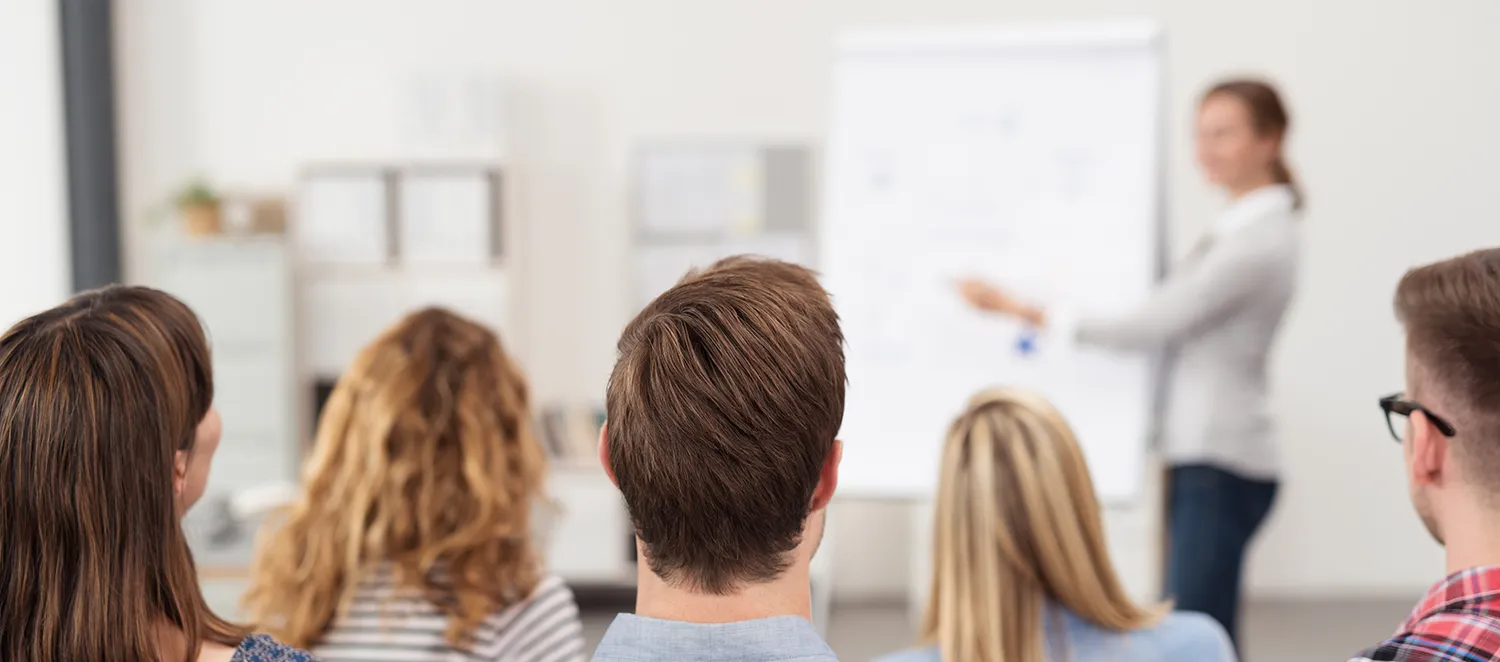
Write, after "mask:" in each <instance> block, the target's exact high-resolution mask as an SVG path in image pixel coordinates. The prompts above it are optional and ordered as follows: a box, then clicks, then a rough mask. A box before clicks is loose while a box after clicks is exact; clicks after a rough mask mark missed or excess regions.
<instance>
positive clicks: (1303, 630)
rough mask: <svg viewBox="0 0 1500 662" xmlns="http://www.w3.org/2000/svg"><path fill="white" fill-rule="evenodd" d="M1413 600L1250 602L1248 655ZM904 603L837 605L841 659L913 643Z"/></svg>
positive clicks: (1386, 616) (1392, 621)
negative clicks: (902, 604) (901, 604)
mask: <svg viewBox="0 0 1500 662" xmlns="http://www.w3.org/2000/svg"><path fill="white" fill-rule="evenodd" d="M1411 608H1412V605H1411V604H1410V603H1402V602H1390V601H1381V602H1312V601H1298V602H1264V601H1263V602H1254V603H1251V604H1249V605H1247V606H1246V613H1245V616H1244V618H1245V623H1244V635H1245V640H1244V646H1245V657H1246V659H1247V660H1248V661H1249V662H1344V661H1346V660H1348V659H1349V656H1350V655H1352V654H1353V653H1355V652H1357V651H1358V650H1359V649H1361V648H1363V647H1365V646H1368V645H1370V644H1373V643H1375V642H1378V641H1380V640H1381V639H1384V638H1386V637H1388V636H1390V635H1391V633H1392V632H1393V631H1394V630H1395V628H1396V626H1398V625H1400V624H1401V621H1402V620H1403V619H1405V618H1406V615H1407V612H1408V611H1410V610H1411ZM611 618H613V614H610V613H604V612H589V613H587V614H585V616H584V628H585V630H586V631H587V635H588V637H589V643H590V645H591V646H592V645H593V644H594V643H596V642H598V641H599V637H601V636H603V634H604V630H605V628H607V627H608V626H609V621H610V619H611ZM911 627H912V626H911V623H910V622H909V620H908V618H907V611H906V608H905V607H904V606H899V605H895V606H893V605H886V606H836V607H835V608H834V610H833V618H832V622H831V623H830V626H829V633H828V643H829V645H831V646H832V647H833V650H834V651H836V652H838V654H839V659H840V660H841V662H865V661H867V660H870V659H872V658H874V657H876V656H878V655H881V654H883V653H887V652H890V651H893V650H898V649H900V648H903V647H905V646H908V645H910V644H911V638H912V630H911Z"/></svg>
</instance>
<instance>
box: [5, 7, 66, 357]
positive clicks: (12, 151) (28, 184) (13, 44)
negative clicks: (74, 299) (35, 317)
mask: <svg viewBox="0 0 1500 662" xmlns="http://www.w3.org/2000/svg"><path fill="white" fill-rule="evenodd" d="M59 54H60V51H59V50H58V29H57V3H54V2H43V1H41V0H21V1H20V2H0V145H3V146H4V147H0V329H4V328H6V327H9V326H10V325H11V324H13V323H15V322H16V321H17V320H20V319H21V318H23V317H25V316H27V315H29V314H31V313H35V312H38V311H40V310H43V309H45V308H48V307H50V306H54V305H56V304H57V303H58V302H59V301H61V300H62V298H63V297H66V296H67V295H68V290H69V287H70V274H69V269H68V246H67V241H68V234H67V232H68V231H67V223H68V218H67V198H66V191H67V189H66V188H65V186H66V181H67V179H66V178H67V175H66V167H67V166H66V159H65V157H64V153H63V129H62V125H63V111H62V108H63V105H62V86H61V78H62V65H61V60H60V55H59Z"/></svg>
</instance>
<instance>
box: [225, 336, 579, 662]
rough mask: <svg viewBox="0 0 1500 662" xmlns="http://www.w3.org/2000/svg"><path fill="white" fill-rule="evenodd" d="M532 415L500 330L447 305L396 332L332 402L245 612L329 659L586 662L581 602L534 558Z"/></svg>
mask: <svg viewBox="0 0 1500 662" xmlns="http://www.w3.org/2000/svg"><path fill="white" fill-rule="evenodd" d="M530 420H531V410H530V405H529V401H528V394H527V386H526V379H525V377H524V376H523V375H522V373H521V370H520V369H519V368H518V367H517V366H516V364H515V363H514V362H513V361H512V360H511V358H510V357H509V356H508V355H507V354H506V352H505V350H504V349H503V348H502V347H501V345H500V341H499V339H498V338H496V336H495V334H494V333H492V332H491V331H489V330H488V329H486V328H484V327H482V326H480V325H478V324H475V323H473V322H470V321H468V320H465V319H463V318H461V317H459V316H457V315H454V314H453V313H450V312H447V311H445V310H439V309H426V310H422V311H419V312H416V313H413V314H412V315H410V316H408V317H407V318H406V319H404V320H401V321H400V322H398V323H397V324H396V325H395V326H394V327H392V328H391V329H389V330H387V331H386V332H385V333H384V334H383V335H381V336H380V337H379V338H377V339H376V340H375V341H374V342H373V343H372V344H371V345H369V346H367V347H366V348H365V349H364V350H363V351H361V352H360V354H359V355H358V357H356V359H355V360H354V362H353V365H351V366H350V367H349V370H348V372H347V373H345V374H344V376H343V377H342V379H340V380H339V384H338V386H337V388H335V390H334V392H333V394H332V396H331V397H330V398H329V401H328V404H327V405H326V406H325V410H324V412H323V414H322V420H321V423H320V425H319V427H318V434H317V440H316V443H315V447H314V448H313V450H312V455H311V457H310V458H309V460H308V462H307V465H306V467H305V469H304V472H303V493H302V495H301V497H300V499H298V500H297V502H296V503H295V504H294V505H293V506H292V508H291V509H290V511H289V513H288V514H287V516H286V518H285V520H284V521H283V522H280V523H277V524H273V525H272V528H271V529H270V530H269V531H268V533H267V536H266V537H265V539H263V540H262V542H261V548H260V549H259V551H258V555H257V558H256V562H255V565H254V570H253V579H252V586H251V589H250V592H249V594H248V595H247V597H246V603H247V606H248V607H249V610H250V613H251V614H252V616H253V617H255V618H256V619H257V620H258V622H259V623H260V624H262V625H263V626H265V627H266V628H267V629H268V631H270V632H272V633H274V634H276V635H278V636H279V637H281V638H282V639H284V640H286V641H289V642H294V643H296V644H297V645H302V646H307V647H309V648H312V649H313V651H314V652H315V653H317V654H318V655H319V656H320V657H321V658H323V659H325V660H328V661H329V662H333V661H336V660H363V659H373V658H375V657H378V658H379V659H382V660H398V659H399V660H411V661H419V660H448V659H453V657H454V656H455V655H462V656H464V657H463V659H467V660H507V661H512V660H538V661H540V660H577V659H582V657H583V655H584V645H583V640H582V626H581V624H580V623H579V620H578V609H577V606H576V604H575V603H574V601H573V596H572V593H571V592H569V590H568V588H567V587H566V586H565V585H564V584H563V583H562V581H561V580H560V579H558V578H556V577H550V576H546V575H545V574H544V573H543V570H542V565H541V561H540V559H539V556H538V553H537V550H536V549H535V548H534V545H533V539H532V518H531V514H532V509H533V507H534V506H536V505H537V502H538V499H539V497H540V494H541V489H542V483H543V479H544V478H545V459H544V457H543V453H542V449H541V447H540V445H539V444H538V443H537V441H536V440H535V439H534V438H533V437H532V433H531V429H530Z"/></svg>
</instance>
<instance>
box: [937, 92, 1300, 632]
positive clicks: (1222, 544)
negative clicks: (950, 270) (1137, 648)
mask: <svg viewBox="0 0 1500 662" xmlns="http://www.w3.org/2000/svg"><path fill="white" fill-rule="evenodd" d="M1287 126H1288V118H1287V113H1286V109H1285V108H1284V107H1283V106H1282V103H1281V99H1280V98H1279V96H1278V95H1277V93H1276V90H1275V89H1274V88H1272V87H1271V86H1269V85H1267V84H1265V83H1261V82H1258V81H1248V80H1236V81H1228V82H1224V83H1221V84H1219V85H1216V86H1214V87H1213V88H1212V89H1210V90H1209V91H1208V92H1207V93H1206V94H1205V95H1204V96H1203V99H1202V102H1201V104H1200V106H1199V111H1198V128H1197V133H1198V137H1197V151H1198V162H1199V163H1200V164H1201V165H1202V167H1203V170H1204V172H1205V174H1206V175H1207V176H1208V179H1209V180H1210V181H1212V182H1213V183H1214V184H1216V185H1218V186H1220V187H1222V188H1223V189H1224V190H1225V191H1226V192H1227V193H1228V195H1229V198H1230V200H1231V202H1230V203H1229V205H1228V207H1227V208H1225V209H1224V210H1223V211H1222V212H1221V213H1220V214H1219V215H1218V217H1217V218H1215V219H1214V221H1213V224H1212V228H1211V230H1210V233H1209V235H1208V236H1207V237H1205V238H1204V240H1203V241H1202V243H1200V244H1199V246H1198V247H1197V249H1195V250H1194V251H1193V252H1192V254H1191V255H1190V256H1189V257H1188V258H1187V259H1186V260H1185V261H1184V263H1183V264H1181V265H1179V266H1178V267H1177V268H1176V269H1174V270H1173V271H1172V273H1171V274H1170V275H1169V276H1168V278H1167V279H1166V280H1165V282H1163V283H1162V284H1161V285H1159V286H1158V289H1157V290H1156V291H1155V292H1153V293H1152V294H1151V296H1150V297H1148V299H1147V300H1146V301H1145V302H1144V303H1143V304H1141V305H1140V306H1139V307H1137V308H1136V309H1135V310H1132V311H1129V312H1127V313H1125V314H1122V315H1118V316H1109V317H1089V316H1079V317H1074V316H1071V315H1066V314H1063V313H1061V312H1059V311H1053V310H1049V309H1048V308H1046V307H1041V306H1036V305H1033V304H1031V303H1028V302H1025V301H1022V300H1021V299H1019V298H1017V297H1016V296H1013V295H1012V294H1010V293H1009V292H1007V291H1005V290H1004V289H1001V288H999V287H996V286H994V285H990V284H987V283H984V282H980V281H977V280H967V281H964V282H963V283H962V284H961V286H960V287H961V291H962V294H963V295H964V297H965V298H966V299H967V300H968V301H969V302H970V303H971V304H972V305H974V306H975V307H978V308H980V309H983V310H986V311H992V312H995V313H1000V314H1004V315H1009V316H1012V317H1016V318H1019V319H1021V320H1024V321H1025V322H1027V323H1029V324H1032V325H1035V326H1036V327H1039V328H1044V329H1046V331H1047V333H1048V334H1049V335H1052V334H1061V335H1063V336H1065V337H1070V338H1071V339H1072V340H1075V341H1077V342H1080V343H1087V344H1091V345H1095V346H1100V347H1105V348H1111V349H1118V350H1139V351H1152V350H1161V349H1170V350H1173V351H1174V352H1175V355H1176V361H1175V363H1174V366H1173V371H1172V373H1171V375H1170V377H1169V383H1168V386H1169V388H1168V395H1167V403H1166V404H1167V411H1166V414H1165V416H1166V420H1165V426H1164V428H1163V430H1162V453H1163V455H1164V457H1165V460H1166V462H1167V464H1168V466H1169V479H1168V480H1169V486H1168V499H1167V522H1168V525H1167V526H1168V531H1169V535H1170V543H1169V546H1168V552H1167V554H1168V558H1167V579H1166V590H1167V593H1168V595H1170V596H1172V597H1175V598H1176V600H1177V606H1178V608H1180V609H1185V610H1190V611H1199V612H1203V613H1206V614H1208V615H1210V616H1212V617H1214V618H1215V619H1217V620H1218V621H1219V622H1220V623H1221V624H1223V625H1224V628H1225V629H1226V630H1228V631H1229V634H1230V636H1231V637H1234V636H1235V634H1236V631H1235V616H1236V612H1237V611H1238V606H1239V605H1238V603H1239V595H1240V572H1241V567H1242V565H1243V560H1244V555H1245V548H1246V546H1247V545H1248V543H1249V542H1250V539H1251V537H1252V536H1253V535H1254V534H1255V531H1256V529H1258V528H1259V527H1260V524H1261V522H1262V521H1263V520H1264V519H1265V517H1266V514H1267V513H1268V512H1269V511H1270V509H1271V503H1272V501H1273V500H1274V499H1275V496H1276V485H1277V476H1278V473H1279V471H1278V468H1277V460H1276V443H1275V433H1274V426H1273V421H1272V420H1271V414H1270V406H1269V403H1268V393H1267V390H1268V387H1267V375H1266V373H1267V369H1266V362H1267V360H1268V354H1269V352H1270V349H1271V345H1272V343H1273V341H1274V340H1275V338H1276V333H1277V329H1278V328H1280V326H1281V320H1282V317H1283V315H1284V314H1285V313H1286V309H1287V305H1288V304H1289V303H1290V301H1291V298H1292V291H1293V288H1294V285H1295V283H1296V277H1297V263H1298V254H1299V244H1300V240H1299V237H1298V234H1299V233H1298V222H1297V219H1298V217H1299V210H1300V209H1301V207H1302V196H1301V193H1300V192H1299V191H1298V189H1297V186H1296V184H1295V183H1294V182H1293V179H1292V175H1291V172H1290V170H1289V169H1288V168H1287V166H1286V162H1285V161H1284V160H1283V157H1282V151H1281V148H1282V139H1283V138H1284V137H1285V135H1286V131H1287Z"/></svg>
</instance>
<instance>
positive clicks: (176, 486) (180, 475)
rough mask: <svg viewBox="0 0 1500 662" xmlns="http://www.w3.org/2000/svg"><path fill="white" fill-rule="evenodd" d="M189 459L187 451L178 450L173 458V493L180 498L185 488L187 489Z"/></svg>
mask: <svg viewBox="0 0 1500 662" xmlns="http://www.w3.org/2000/svg"><path fill="white" fill-rule="evenodd" d="M189 459H190V458H189V457H188V452H187V451H177V455H175V456H174V457H173V458H172V494H173V496H176V497H177V498H179V499H181V498H182V492H183V490H186V489H187V472H188V460H189Z"/></svg>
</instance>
